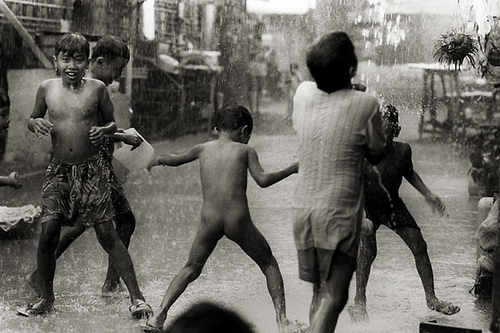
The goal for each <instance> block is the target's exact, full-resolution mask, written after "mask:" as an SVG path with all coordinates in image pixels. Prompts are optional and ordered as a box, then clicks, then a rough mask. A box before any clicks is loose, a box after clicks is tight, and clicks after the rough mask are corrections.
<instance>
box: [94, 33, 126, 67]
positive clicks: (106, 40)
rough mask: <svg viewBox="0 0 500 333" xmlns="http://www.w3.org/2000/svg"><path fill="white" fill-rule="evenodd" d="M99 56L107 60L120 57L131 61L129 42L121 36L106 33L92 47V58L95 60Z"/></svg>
mask: <svg viewBox="0 0 500 333" xmlns="http://www.w3.org/2000/svg"><path fill="white" fill-rule="evenodd" d="M99 57H103V58H104V59H106V60H113V59H115V58H118V57H120V58H123V59H126V60H127V61H129V60H130V51H129V49H128V46H127V44H126V43H125V42H124V41H123V40H122V39H121V38H119V37H116V36H112V35H106V36H102V37H101V38H99V40H98V41H97V43H96V44H95V46H94V47H93V48H92V59H93V60H95V59H97V58H99Z"/></svg>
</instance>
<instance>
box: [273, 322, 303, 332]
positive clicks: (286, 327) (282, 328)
mask: <svg viewBox="0 0 500 333" xmlns="http://www.w3.org/2000/svg"><path fill="white" fill-rule="evenodd" d="M306 326H307V325H306V324H304V323H301V322H300V321H298V320H295V321H291V320H290V319H285V321H283V322H282V323H278V330H279V332H280V333H304V332H306V330H307V327H306Z"/></svg>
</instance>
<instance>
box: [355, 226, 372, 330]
mask: <svg viewBox="0 0 500 333" xmlns="http://www.w3.org/2000/svg"><path fill="white" fill-rule="evenodd" d="M376 256H377V239H376V234H375V231H373V232H365V231H364V230H363V231H362V232H361V236H360V244H359V250H358V259H357V267H356V296H354V306H352V307H349V314H350V316H351V319H352V320H353V321H355V322H356V321H367V320H368V313H367V311H366V286H367V285H368V278H369V277H370V270H371V267H372V264H373V261H374V260H375V257H376Z"/></svg>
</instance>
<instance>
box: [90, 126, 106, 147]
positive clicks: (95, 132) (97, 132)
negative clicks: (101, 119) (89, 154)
mask: <svg viewBox="0 0 500 333" xmlns="http://www.w3.org/2000/svg"><path fill="white" fill-rule="evenodd" d="M89 136H90V142H91V143H92V144H93V145H95V146H98V145H100V144H102V143H104V137H105V133H104V130H103V128H102V127H99V126H92V127H91V128H90V131H89Z"/></svg>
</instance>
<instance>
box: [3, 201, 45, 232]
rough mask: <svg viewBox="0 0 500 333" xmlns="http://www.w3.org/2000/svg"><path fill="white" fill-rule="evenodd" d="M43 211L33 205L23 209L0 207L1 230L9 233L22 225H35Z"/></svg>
mask: <svg viewBox="0 0 500 333" xmlns="http://www.w3.org/2000/svg"><path fill="white" fill-rule="evenodd" d="M41 212H42V209H41V208H40V207H35V206H33V205H26V206H22V207H6V206H0V228H1V229H2V230H3V231H5V232H8V231H10V230H12V229H15V228H16V227H18V226H19V225H21V224H23V223H24V224H33V222H34V221H35V219H36V218H37V217H38V216H40V214H41Z"/></svg>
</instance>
